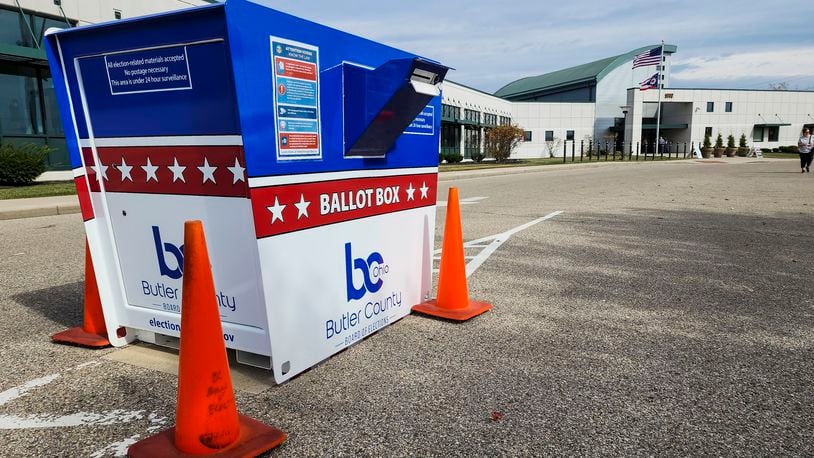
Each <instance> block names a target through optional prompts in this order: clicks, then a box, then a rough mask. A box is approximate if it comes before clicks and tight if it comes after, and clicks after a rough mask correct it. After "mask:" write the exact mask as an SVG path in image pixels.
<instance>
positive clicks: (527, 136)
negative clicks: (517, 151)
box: [523, 130, 531, 142]
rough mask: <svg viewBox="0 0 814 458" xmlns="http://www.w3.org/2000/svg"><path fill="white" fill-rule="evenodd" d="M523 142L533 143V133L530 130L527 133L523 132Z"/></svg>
mask: <svg viewBox="0 0 814 458" xmlns="http://www.w3.org/2000/svg"><path fill="white" fill-rule="evenodd" d="M523 141H524V142H530V141H531V131H530V130H527V131H525V132H523Z"/></svg>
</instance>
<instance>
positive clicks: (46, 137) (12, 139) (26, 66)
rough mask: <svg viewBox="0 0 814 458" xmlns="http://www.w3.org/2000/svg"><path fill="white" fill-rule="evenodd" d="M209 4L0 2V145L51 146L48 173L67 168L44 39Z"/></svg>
mask: <svg viewBox="0 0 814 458" xmlns="http://www.w3.org/2000/svg"><path fill="white" fill-rule="evenodd" d="M207 3H211V1H209V0H0V143H5V142H9V143H34V144H43V145H48V146H49V147H51V149H52V152H51V153H50V155H49V156H48V158H47V166H48V167H49V168H50V169H56V170H67V169H70V161H69V160H68V153H67V150H66V148H65V135H64V132H63V130H62V123H61V122H60V119H59V110H58V107H57V101H56V97H55V95H54V86H53V83H52V81H51V73H50V71H49V69H48V61H47V58H46V57H45V49H44V48H43V36H44V34H45V31H46V30H48V29H49V28H51V27H60V28H65V27H75V26H77V25H85V24H95V23H98V22H104V21H113V20H117V19H122V18H126V17H133V16H141V15H145V14H150V13H156V12H160V11H169V10H174V9H179V8H188V7H191V6H198V5H203V4H207Z"/></svg>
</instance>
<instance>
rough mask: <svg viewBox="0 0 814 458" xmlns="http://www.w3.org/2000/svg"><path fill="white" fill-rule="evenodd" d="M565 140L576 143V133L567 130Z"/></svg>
mask: <svg viewBox="0 0 814 458" xmlns="http://www.w3.org/2000/svg"><path fill="white" fill-rule="evenodd" d="M565 140H566V141H569V142H572V141H574V131H573V130H566V131H565Z"/></svg>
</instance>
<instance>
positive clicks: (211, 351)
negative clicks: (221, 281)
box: [127, 221, 285, 457]
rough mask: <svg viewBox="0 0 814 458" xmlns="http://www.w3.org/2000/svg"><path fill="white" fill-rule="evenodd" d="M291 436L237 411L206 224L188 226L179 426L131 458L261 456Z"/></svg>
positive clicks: (142, 444)
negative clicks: (206, 235) (211, 267)
mask: <svg viewBox="0 0 814 458" xmlns="http://www.w3.org/2000/svg"><path fill="white" fill-rule="evenodd" d="M284 440H285V433H284V432H282V431H280V430H279V429H277V428H274V427H271V426H267V425H264V424H262V423H260V422H258V421H257V420H254V419H251V418H249V417H246V416H244V415H240V414H239V413H238V412H237V407H236V406H235V394H234V389H233V388H232V377H231V374H230V373H229V363H228V361H227V359H226V345H225V344H224V343H223V329H222V328H221V324H220V316H219V312H218V304H217V302H216V298H215V285H214V282H213V281H212V272H211V270H210V267H209V255H208V253H207V250H206V240H205V238H204V231H203V225H202V224H201V222H200V221H187V222H186V223H185V224H184V287H183V292H182V294H181V350H180V356H179V362H178V402H177V404H176V425H175V427H174V428H170V429H168V430H166V431H163V432H161V433H158V434H156V435H154V436H151V437H148V438H146V439H143V440H141V441H139V442H137V443H135V444H133V445H132V446H131V447H130V449H129V450H128V451H127V454H128V456H131V457H142V456H144V457H155V456H161V457H172V456H189V455H213V456H219V457H220V456H228V457H231V456H257V455H259V454H261V453H263V452H265V451H267V450H271V449H272V448H274V447H276V446H278V445H280V444H281V443H282V442H283V441H284Z"/></svg>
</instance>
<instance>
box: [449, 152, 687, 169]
mask: <svg viewBox="0 0 814 458" xmlns="http://www.w3.org/2000/svg"><path fill="white" fill-rule="evenodd" d="M676 159H683V158H681V157H678V158H677V157H675V156H673V157H671V158H670V159H668V158H667V156H664V157H663V158H662V157H659V156H656V158H655V160H657V161H666V160H673V161H674V160H676ZM687 159H692V158H689V157H688V158H687ZM646 160H647V161H652V160H653V157H652V156H648V157H647V159H646ZM616 161H617V162H619V161H620V158H619V156H617V157H616ZM624 161H625V162H630V160H629V159H628V158H627V157H625V160H624ZM642 161H645V158H644V156H640V157H639V162H642ZM591 162H605V156H601V158H600V159H599V161H597V160H596V157H594V158H593V160H591V161H589V160H588V157H587V156H584V158H583V160H582V162H580V160H579V156H575V157H574V162H573V164H590V163H591ZM607 162H613V157H611V156H608V160H607ZM633 162H636V156H633ZM557 164H572V162H571V156H567V157H566V162H563V161H562V158H561V157H559V158H548V159H514V160H512V161H511V162H505V163H502V164H501V163H498V162H494V161H485V162H481V163H480V164H478V163H475V162H462V163H458V164H441V165H439V166H438V171H439V172H457V171H463V170H477V169H496V168H504V167H528V166H535V165H557Z"/></svg>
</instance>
